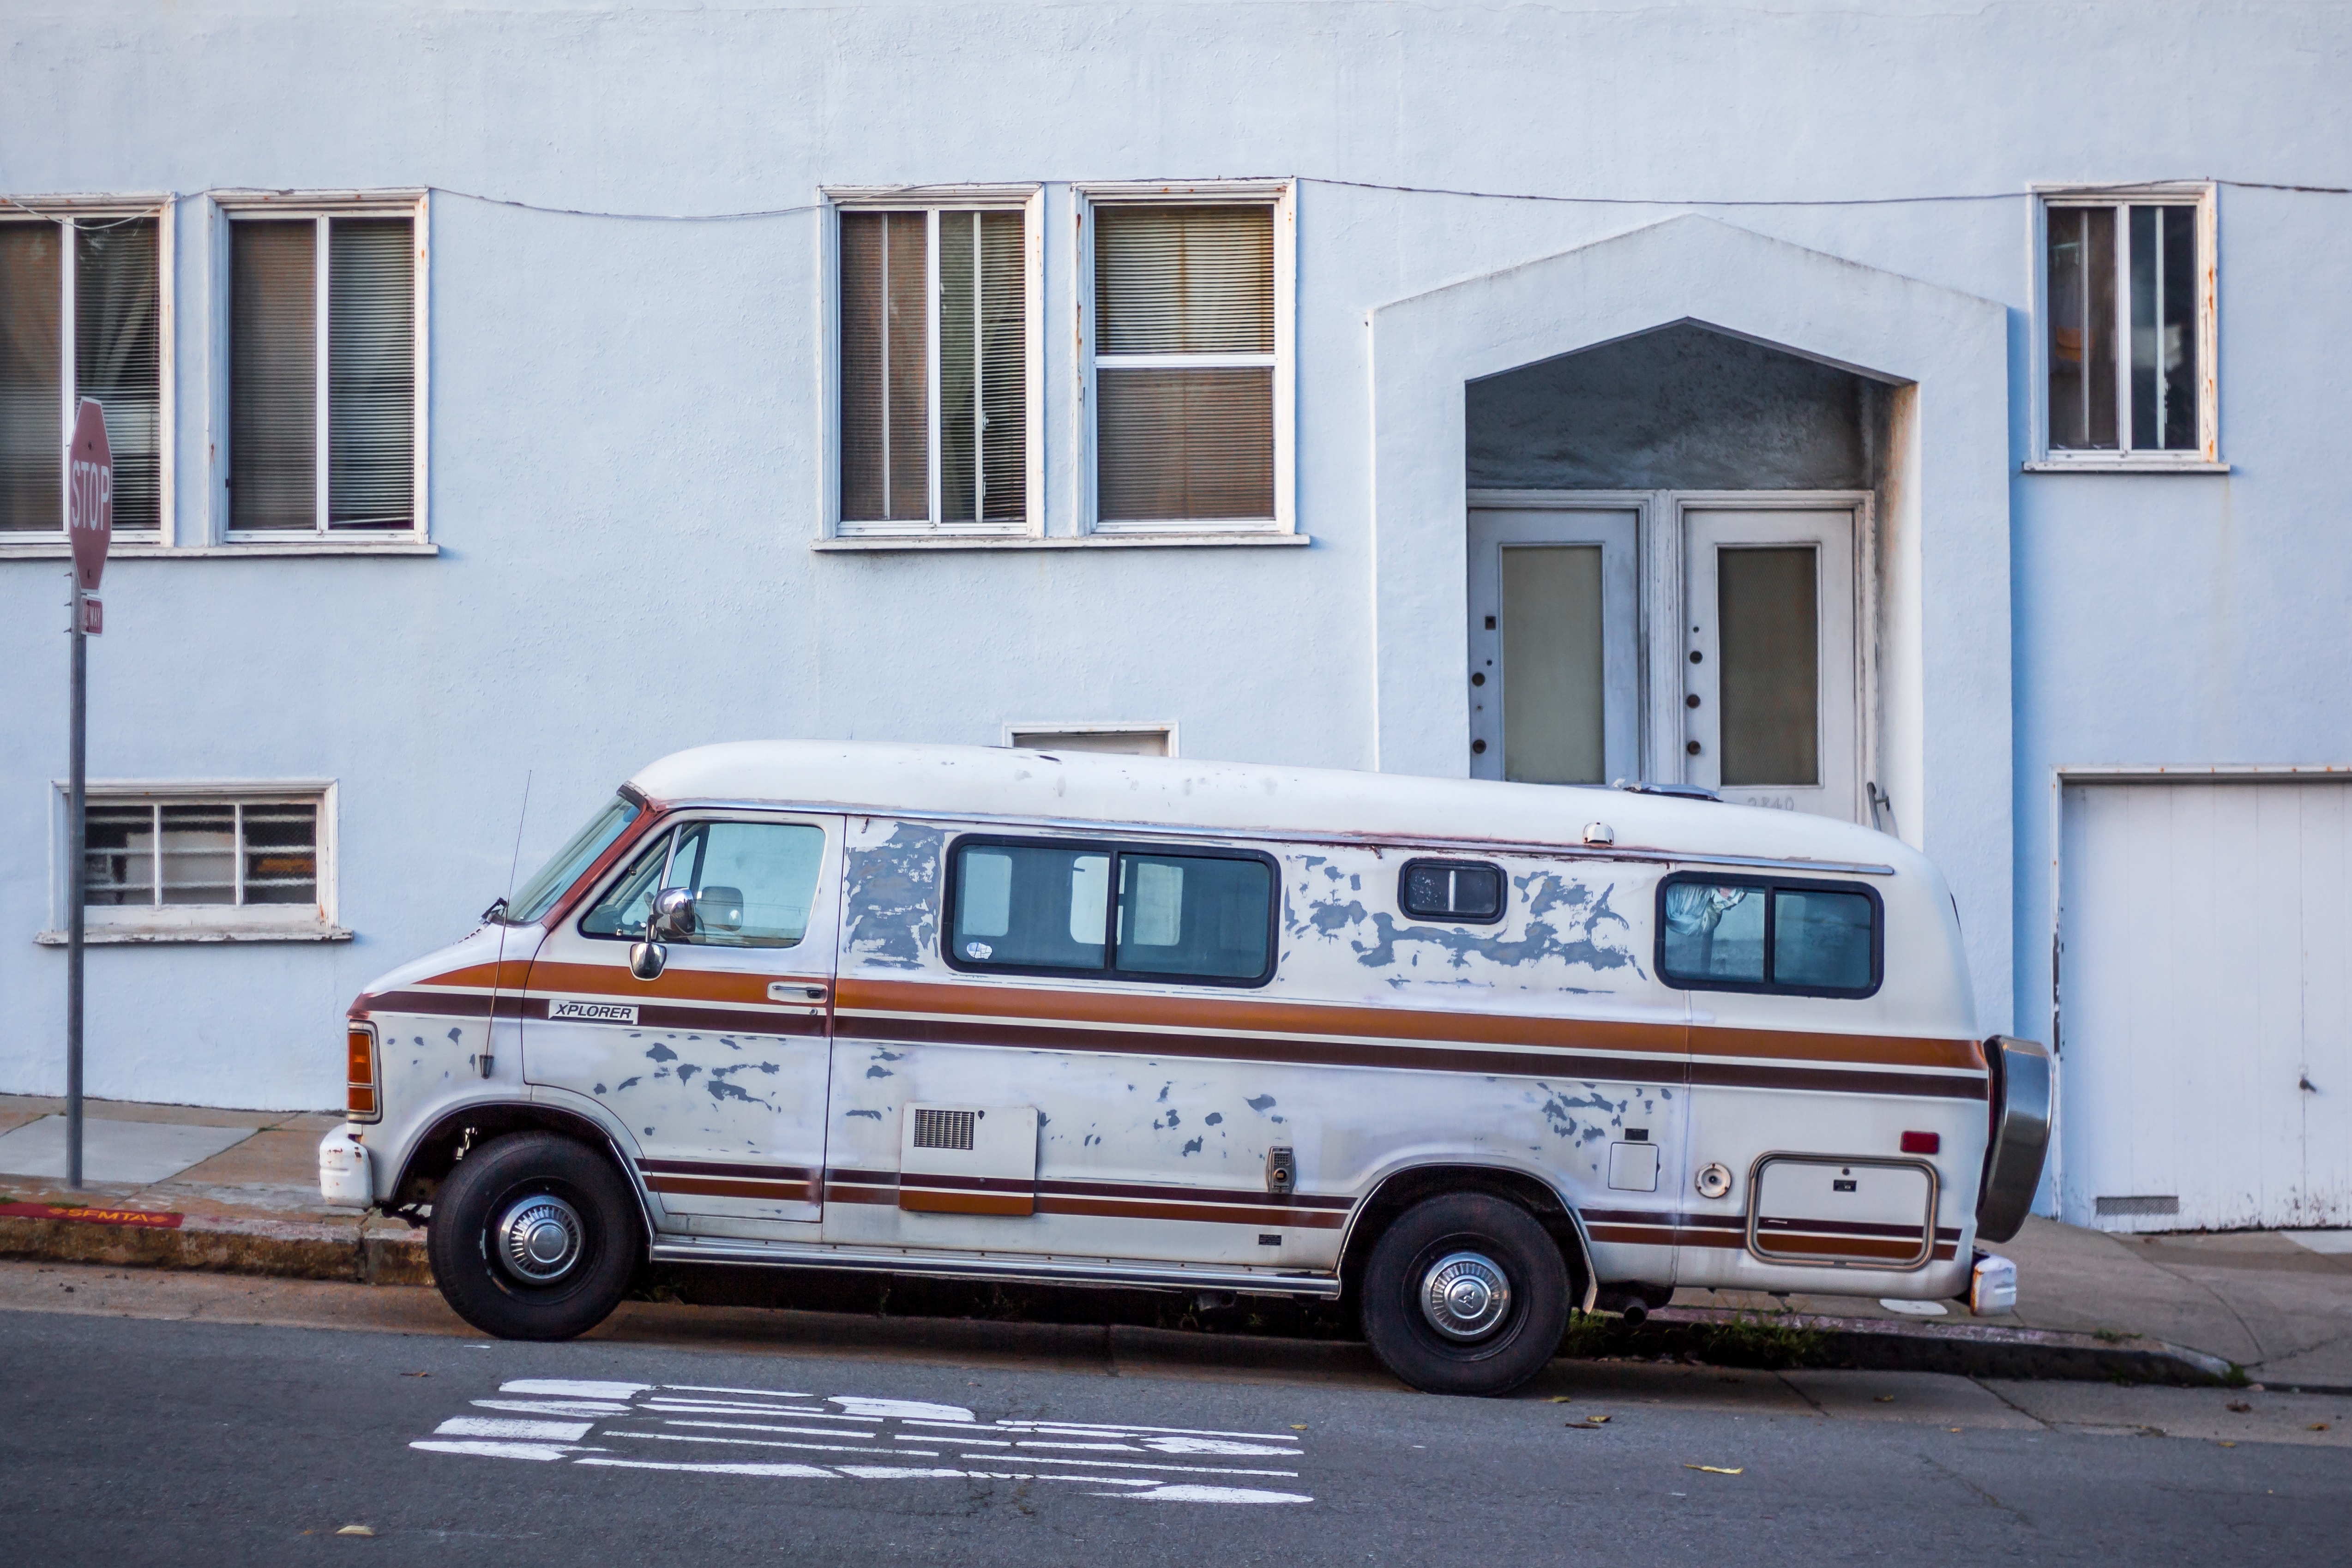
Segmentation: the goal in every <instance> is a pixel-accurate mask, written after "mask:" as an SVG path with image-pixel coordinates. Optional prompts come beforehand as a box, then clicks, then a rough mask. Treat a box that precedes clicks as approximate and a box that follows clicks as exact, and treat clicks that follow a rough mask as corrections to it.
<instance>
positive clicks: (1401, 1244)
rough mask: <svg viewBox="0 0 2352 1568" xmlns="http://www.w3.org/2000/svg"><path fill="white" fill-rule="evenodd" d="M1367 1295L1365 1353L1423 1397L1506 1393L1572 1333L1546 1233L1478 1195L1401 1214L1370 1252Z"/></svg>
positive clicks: (1557, 1260) (1522, 1214)
mask: <svg viewBox="0 0 2352 1568" xmlns="http://www.w3.org/2000/svg"><path fill="white" fill-rule="evenodd" d="M1363 1290H1364V1296H1363V1305H1362V1308H1361V1314H1362V1319H1363V1325H1364V1338H1365V1339H1366V1340H1367V1341H1369V1342H1370V1344H1371V1347H1372V1354H1375V1355H1377V1356H1379V1357H1380V1358H1381V1365H1383V1366H1385V1367H1387V1368H1388V1369H1389V1370H1390V1371H1391V1372H1392V1373H1394V1374H1396V1375H1397V1376H1398V1377H1400V1378H1402V1380H1403V1381H1405V1382H1406V1383H1409V1384H1411V1385H1412V1386H1414V1387H1415V1388H1418V1389H1420V1390H1422V1391H1423V1393H1426V1394H1477V1395H1488V1396H1491V1395H1496V1394H1508V1393H1509V1392H1510V1391H1511V1390H1512V1389H1514V1388H1517V1387H1518V1386H1519V1385H1522V1384H1524V1383H1526V1382H1527V1381H1528V1379H1529V1378H1531V1377H1533V1376H1534V1375H1536V1374H1537V1373H1538V1372H1540V1371H1542V1370H1543V1368H1544V1364H1545V1363H1546V1362H1549V1360H1550V1359H1551V1356H1552V1353H1553V1352H1554V1351H1556V1350H1558V1349H1559V1340H1560V1335H1561V1333H1564V1332H1565V1331H1566V1329H1567V1327H1568V1264H1567V1263H1566V1261H1565V1260H1562V1259H1561V1257H1560V1255H1559V1248H1558V1247H1557V1246H1555V1245H1554V1244H1553V1242H1552V1239H1551V1236H1550V1233H1549V1232H1548V1231H1546V1230H1545V1229H1544V1228H1543V1227H1542V1226H1541V1225H1539V1224H1538V1223H1537V1221H1536V1218H1535V1217H1534V1216H1533V1215H1531V1214H1529V1213H1528V1211H1527V1210H1526V1209H1524V1208H1521V1207H1518V1206H1517V1204H1513V1203H1508V1202H1506V1201H1504V1200H1503V1199H1501V1198H1499V1197H1487V1196H1486V1195H1485V1194H1483V1193H1452V1194H1448V1195H1447V1196H1445V1197H1432V1198H1425V1199H1423V1201H1421V1202H1420V1203H1417V1204H1415V1205H1413V1206H1412V1207H1411V1208H1409V1209H1407V1210H1405V1212H1404V1213H1403V1214H1402V1215H1401V1216H1399V1217H1398V1218H1397V1221H1396V1223H1395V1224H1393V1225H1391V1226H1390V1227H1389V1228H1388V1230H1387V1231H1386V1232H1385V1233H1383V1234H1382V1236H1381V1239H1380V1241H1379V1242H1378V1243H1377V1244H1376V1245H1375V1246H1374V1247H1373V1248H1372V1256H1371V1260H1370V1263H1369V1264H1368V1265H1367V1267H1366V1269H1365V1270H1364V1287H1363Z"/></svg>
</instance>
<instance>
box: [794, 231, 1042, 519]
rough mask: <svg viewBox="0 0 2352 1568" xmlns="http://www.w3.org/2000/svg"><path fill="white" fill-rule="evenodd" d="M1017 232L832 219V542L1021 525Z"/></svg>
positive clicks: (1024, 397) (1021, 291)
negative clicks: (837, 454)
mask: <svg viewBox="0 0 2352 1568" xmlns="http://www.w3.org/2000/svg"><path fill="white" fill-rule="evenodd" d="M1024 222H1025V220H1024V216H1023V214H1021V213H1019V212H1005V211H979V212H974V211H962V212H958V211H953V210H948V209H932V210H927V211H921V212H866V211H850V212H845V213H843V214H841V254H840V266H841V336H840V349H841V421H840V424H841V518H840V522H841V529H842V531H843V532H844V533H856V532H859V531H867V532H908V531H915V530H919V529H927V528H970V529H982V528H993V529H1009V530H1017V529H1019V528H1022V527H1024V526H1025V523H1026V519H1027V517H1028V512H1029V495H1028V470H1029V456H1028V408H1029V390H1028V386H1029V383H1028V373H1029V367H1028V326H1029V323H1028V281H1027V267H1026V265H1025V261H1024V255H1023V249H1024V244H1023V242H1024Z"/></svg>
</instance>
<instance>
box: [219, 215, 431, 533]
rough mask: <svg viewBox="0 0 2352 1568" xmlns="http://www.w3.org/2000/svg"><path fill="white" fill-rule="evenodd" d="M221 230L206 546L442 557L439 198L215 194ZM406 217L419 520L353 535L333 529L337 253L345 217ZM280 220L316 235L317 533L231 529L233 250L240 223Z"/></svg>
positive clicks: (413, 476)
mask: <svg viewBox="0 0 2352 1568" xmlns="http://www.w3.org/2000/svg"><path fill="white" fill-rule="evenodd" d="M210 195H211V198H212V202H213V206H214V209H215V214H216V216H215V225H216V227H217V230H218V234H217V237H216V239H215V243H214V245H213V247H212V256H213V267H212V301H211V310H210V312H209V314H210V318H211V320H212V322H213V331H214V339H213V354H214V358H215V369H214V371H213V375H212V385H213V392H212V395H213V400H214V413H213V415H212V418H211V420H210V422H209V423H210V430H209V434H208V438H207V446H208V450H209V452H210V454H211V462H210V468H211V476H210V479H209V482H208V483H207V486H206V491H207V500H206V505H205V507H204V508H203V514H204V515H203V522H204V532H203V543H202V546H201V547H184V548H187V549H194V548H202V549H208V550H217V551H219V552H221V553H224V554H237V555H435V554H438V553H439V551H438V549H436V547H435V546H433V545H432V544H431V542H430V540H431V538H432V518H431V517H430V497H431V490H432V458H431V449H432V430H431V413H432V406H433V395H432V379H431V378H432V361H433V356H432V350H431V343H432V325H433V323H432V298H433V280H432V259H433V240H432V232H433V225H432V213H433V198H432V193H431V192H430V191H429V190H423V189H400V190H391V191H214V192H212V193H210ZM370 217H378V218H406V219H408V220H409V224H410V228H409V241H410V244H411V245H412V246H413V247H414V250H413V252H412V255H411V256H410V278H409V304H410V311H411V326H410V334H411V345H410V347H411V353H412V354H413V356H414V361H413V367H412V385H413V389H414V390H413V392H412V398H411V402H410V405H409V450H410V460H411V464H412V467H411V470H410V480H409V489H410V495H409V515H410V517H411V519H412V521H411V524H410V526H409V527H407V528H365V529H352V530H348V531H346V532H343V533H337V532H335V531H334V530H333V529H332V528H331V526H330V519H331V516H332V512H333V480H334V459H333V434H334V432H333V413H332V410H331V407H330V403H331V399H332V397H333V392H334V366H333V339H332V333H333V328H334V324H333V320H332V316H333V311H332V308H331V306H332V297H333V287H334V272H333V258H332V256H331V245H332V240H331V237H330V236H331V231H332V224H333V220H335V219H337V218H370ZM255 218H274V219H278V220H289V219H301V218H309V219H310V220H312V221H313V222H314V223H315V225H316V227H315V229H314V231H313V235H312V239H311V280H312V288H313V291H314V292H313V296H312V301H311V330H312V332H313V333H314V335H315V339H316V348H315V360H314V362H313V367H312V373H313V375H314V377H315V379H316V382H317V386H316V389H315V392H314V399H315V416H316V417H315V421H314V426H313V437H312V440H313V447H312V450H313V452H314V454H315V463H316V467H315V470H314V473H313V476H312V487H313V496H312V503H311V527H310V529H309V530H307V531H305V530H300V529H293V528H243V529H240V528H233V527H231V526H230V525H231V523H232V522H233V520H234V518H235V517H236V512H235V509H234V501H235V497H233V496H232V495H231V493H230V490H229V480H230V476H231V471H232V469H231V465H232V464H233V463H234V461H235V456H234V454H233V453H231V451H230V450H229V448H230V444H231V427H230V411H231V407H232V404H231V402H230V400H231V399H232V398H233V397H234V396H235V395H236V388H235V386H234V384H233V380H234V371H233V361H234V359H235V348H234V344H233V342H232V340H231V338H230V333H231V331H232V330H233V329H234V322H233V321H232V320H231V311H232V308H233V307H232V304H231V300H232V297H233V293H234V290H235V287H236V278H235V269H236V259H235V256H236V253H235V248H234V246H232V244H231V242H230V225H232V224H235V223H237V222H239V221H243V220H249V219H255Z"/></svg>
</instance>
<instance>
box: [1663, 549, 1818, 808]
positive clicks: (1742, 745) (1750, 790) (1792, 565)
mask: <svg viewBox="0 0 2352 1568" xmlns="http://www.w3.org/2000/svg"><path fill="white" fill-rule="evenodd" d="M1853 526H1854V517H1853V512H1851V511H1847V510H1843V509H1839V510H1822V511H1793V510H1791V511H1778V510H1769V511H1768V510H1753V511H1750V510H1740V509H1736V508H1729V507H1723V508H1716V507H1708V508H1699V507H1694V508H1692V509H1690V510H1688V511H1686V512H1685V513H1684V514H1683V528H1684V546H1683V560H1684V574H1685V587H1684V595H1683V610H1684V619H1683V623H1682V624H1683V628H1684V630H1683V641H1684V643H1685V657H1684V662H1683V665H1682V670H1683V700H1684V716H1683V736H1684V747H1683V750H1684V758H1683V777H1684V778H1685V779H1686V780H1688V781H1689V782H1691V783H1693V784H1701V785H1705V786H1706V787H1707V788H1709V789H1718V790H1720V791H1722V794H1723V797H1724V799H1725V800H1736V801H1738V802H1740V803H1741V804H1743V805H1752V806H1772V807H1778V808H1780V809H1781V810H1795V811H1810V812H1813V813H1816V814H1818V815H1821V816H1825V817H1840V818H1843V819H1845V820H1847V821H1854V820H1856V818H1857V813H1858V808H1859V805H1860V787H1859V783H1858V779H1857V777H1856V776H1857V773H1858V770H1859V762H1860V754H1861V747H1860V736H1859V718H1860V714H1861V706H1862V705H1861V702H1860V690H1859V685H1858V679H1857V674H1858V672H1857V661H1856V659H1855V656H1854V597H1855V580H1854V567H1853V559H1854V545H1853Z"/></svg>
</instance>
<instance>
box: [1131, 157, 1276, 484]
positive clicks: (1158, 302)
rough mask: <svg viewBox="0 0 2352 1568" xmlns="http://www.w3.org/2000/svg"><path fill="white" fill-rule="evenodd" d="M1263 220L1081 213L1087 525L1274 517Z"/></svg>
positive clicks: (1220, 209)
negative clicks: (1090, 510) (1087, 260)
mask: <svg viewBox="0 0 2352 1568" xmlns="http://www.w3.org/2000/svg"><path fill="white" fill-rule="evenodd" d="M1274 224H1275V210H1274V208H1273V207H1272V206H1270V205H1267V204H1248V205H1234V206H1209V205H1174V206H1145V205H1135V206H1129V205H1124V204H1118V205H1111V204H1105V205H1101V206H1097V208H1096V209H1095V212H1094V236H1095V244H1094V249H1095V255H1094V264H1095V327H1094V330H1095V344H1094V347H1095V513H1096V516H1097V518H1098V519H1100V520H1099V521H1098V522H1097V527H1098V528H1117V527H1118V526H1120V525H1121V524H1146V525H1153V524H1157V525H1166V524H1170V523H1177V524H1211V525H1226V524H1234V523H1270V522H1272V521H1274V520H1275V494H1274V490H1275V376H1276V353H1275V261H1274Z"/></svg>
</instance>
